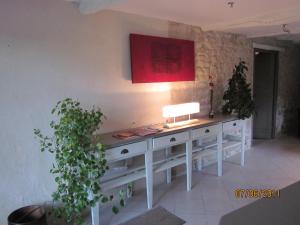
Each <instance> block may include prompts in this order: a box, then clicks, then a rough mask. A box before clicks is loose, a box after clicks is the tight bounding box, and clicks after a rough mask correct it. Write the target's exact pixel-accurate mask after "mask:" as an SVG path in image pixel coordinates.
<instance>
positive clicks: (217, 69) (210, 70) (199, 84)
mask: <svg viewBox="0 0 300 225" xmlns="http://www.w3.org/2000/svg"><path fill="white" fill-rule="evenodd" d="M169 37H173V38H182V39H188V40H193V41H195V62H196V80H195V81H194V82H178V83H177V82H175V83H172V89H171V99H172V102H173V103H182V102H188V101H198V102H200V114H201V115H203V116H204V115H208V113H209V108H210V104H209V86H208V82H209V81H208V76H209V75H212V76H213V78H214V83H215V88H214V104H213V109H214V111H215V112H220V111H221V108H222V105H223V94H224V91H225V90H226V89H227V85H228V79H229V78H231V76H232V71H233V68H234V66H235V65H236V64H237V63H239V61H240V60H244V61H245V62H246V63H247V65H248V68H249V71H248V74H247V79H248V82H251V83H252V80H253V47H252V41H251V40H249V39H247V38H246V37H245V36H242V35H237V34H230V33H223V32H204V31H203V30H201V28H199V27H194V26H190V25H185V24H180V23H175V22H169ZM247 127H248V129H247V136H248V140H247V142H248V145H249V146H250V142H251V141H250V140H251V137H252V135H251V134H252V129H251V120H249V121H248V126H247Z"/></svg>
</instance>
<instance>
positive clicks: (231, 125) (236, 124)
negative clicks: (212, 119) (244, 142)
mask: <svg viewBox="0 0 300 225" xmlns="http://www.w3.org/2000/svg"><path fill="white" fill-rule="evenodd" d="M241 125H242V121H241V120H234V121H230V122H226V123H223V131H228V130H232V129H240V128H241Z"/></svg>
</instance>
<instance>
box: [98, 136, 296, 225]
mask: <svg viewBox="0 0 300 225" xmlns="http://www.w3.org/2000/svg"><path fill="white" fill-rule="evenodd" d="M230 160H231V161H233V162H236V163H229V162H224V164H223V176H222V177H217V176H216V175H215V174H216V165H213V166H210V167H207V168H205V169H204V170H203V171H201V172H194V173H193V188H192V191H190V192H187V191H186V183H185V176H182V177H179V178H176V180H174V181H173V182H172V184H169V185H167V184H162V185H159V186H158V187H157V188H155V189H154V204H155V206H158V205H161V206H163V207H165V208H166V209H167V210H169V211H170V212H172V213H174V214H175V215H177V216H179V217H181V218H182V219H184V220H185V221H187V223H186V224H187V225H218V223H219V220H220V218H221V217H222V215H224V214H226V213H228V212H230V211H233V210H235V209H238V208H240V207H242V206H244V205H246V204H248V203H250V202H252V201H254V200H251V199H236V198H235V195H234V190H235V189H237V188H248V189H249V188H260V189H261V188H275V189H279V188H283V187H285V186H288V185H289V184H292V183H294V182H296V181H298V180H299V179H300V172H299V171H300V139H296V138H281V139H277V140H271V141H259V142H255V143H254V145H253V148H252V149H251V150H250V151H247V153H246V164H245V166H244V167H241V166H240V165H238V164H237V162H239V156H234V157H233V158H232V159H230ZM146 210H147V209H146V194H145V192H144V191H143V192H141V193H136V195H135V196H134V197H133V198H131V199H130V200H129V201H128V202H127V205H126V207H125V208H123V209H122V210H121V211H120V213H119V214H118V215H114V216H113V215H112V214H111V213H110V209H108V208H107V209H102V210H101V212H100V215H101V220H102V221H101V224H102V225H115V224H119V223H121V222H123V221H126V220H128V219H129V218H132V217H134V216H136V215H139V214H141V213H142V212H145V211H146Z"/></svg>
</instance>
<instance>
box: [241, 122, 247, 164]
mask: <svg viewBox="0 0 300 225" xmlns="http://www.w3.org/2000/svg"><path fill="white" fill-rule="evenodd" d="M241 135H242V138H241V139H242V149H241V165H242V166H244V165H245V144H246V120H242V130H241Z"/></svg>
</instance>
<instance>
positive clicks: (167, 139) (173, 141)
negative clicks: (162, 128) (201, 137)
mask: <svg viewBox="0 0 300 225" xmlns="http://www.w3.org/2000/svg"><path fill="white" fill-rule="evenodd" d="M188 139H189V133H188V132H181V133H176V134H172V135H167V136H163V137H159V138H154V139H153V149H161V148H166V147H168V146H173V145H178V144H181V143H183V142H186V141H187V140H188Z"/></svg>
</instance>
